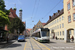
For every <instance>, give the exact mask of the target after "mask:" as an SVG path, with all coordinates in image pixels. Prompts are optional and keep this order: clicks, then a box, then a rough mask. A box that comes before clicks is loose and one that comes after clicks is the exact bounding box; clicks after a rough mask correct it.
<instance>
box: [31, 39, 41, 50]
mask: <svg viewBox="0 0 75 50" xmlns="http://www.w3.org/2000/svg"><path fill="white" fill-rule="evenodd" d="M30 42H31V40H30ZM33 42H34V43H35V44H36V45H37V46H38V47H39V49H40V50H42V48H41V47H40V46H39V45H38V44H37V42H35V41H34V40H33ZM31 46H32V44H31ZM32 49H33V46H32ZM33 50H34V49H33Z"/></svg>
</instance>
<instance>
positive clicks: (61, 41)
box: [50, 39, 75, 45]
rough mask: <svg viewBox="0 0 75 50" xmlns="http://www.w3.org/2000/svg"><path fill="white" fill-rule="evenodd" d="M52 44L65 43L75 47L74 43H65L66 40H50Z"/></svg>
mask: <svg viewBox="0 0 75 50" xmlns="http://www.w3.org/2000/svg"><path fill="white" fill-rule="evenodd" d="M50 41H51V42H56V43H65V44H71V45H75V43H74V42H65V41H64V40H59V39H58V40H56V39H50Z"/></svg>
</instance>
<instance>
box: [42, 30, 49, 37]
mask: <svg viewBox="0 0 75 50" xmlns="http://www.w3.org/2000/svg"><path fill="white" fill-rule="evenodd" d="M41 33H42V37H45V36H49V31H41Z"/></svg>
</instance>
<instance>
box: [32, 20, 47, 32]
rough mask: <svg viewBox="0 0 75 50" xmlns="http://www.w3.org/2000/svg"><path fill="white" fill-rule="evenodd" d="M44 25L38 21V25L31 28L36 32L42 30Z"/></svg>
mask: <svg viewBox="0 0 75 50" xmlns="http://www.w3.org/2000/svg"><path fill="white" fill-rule="evenodd" d="M45 24H46V23H42V22H41V21H40V20H39V21H38V23H37V24H36V25H35V26H34V27H33V31H36V30H37V29H39V28H43V27H44V25H45Z"/></svg>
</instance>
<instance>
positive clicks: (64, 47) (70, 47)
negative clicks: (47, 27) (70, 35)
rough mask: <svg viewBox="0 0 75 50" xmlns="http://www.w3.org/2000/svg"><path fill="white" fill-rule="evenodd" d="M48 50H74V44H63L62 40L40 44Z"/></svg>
mask: <svg viewBox="0 0 75 50" xmlns="http://www.w3.org/2000/svg"><path fill="white" fill-rule="evenodd" d="M42 44H44V45H45V46H47V47H48V48H50V50H75V43H65V42H64V40H55V39H54V40H53V39H52V40H51V41H50V43H42Z"/></svg>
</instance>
